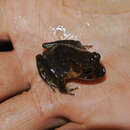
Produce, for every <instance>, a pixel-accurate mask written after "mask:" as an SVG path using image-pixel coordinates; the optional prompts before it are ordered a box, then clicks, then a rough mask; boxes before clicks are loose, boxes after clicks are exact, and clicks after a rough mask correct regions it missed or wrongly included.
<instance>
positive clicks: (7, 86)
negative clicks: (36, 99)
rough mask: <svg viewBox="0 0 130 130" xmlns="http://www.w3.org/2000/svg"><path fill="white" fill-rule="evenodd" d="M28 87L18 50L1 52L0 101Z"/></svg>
mask: <svg viewBox="0 0 130 130" xmlns="http://www.w3.org/2000/svg"><path fill="white" fill-rule="evenodd" d="M27 88H28V83H27V81H26V80H25V79H24V76H23V69H22V67H21V64H20V61H19V60H18V58H17V55H16V52H15V51H12V52H8V53H2V52H0V101H2V100H4V99H6V98H8V97H10V96H12V95H14V94H16V93H18V92H20V91H22V90H25V89H27Z"/></svg>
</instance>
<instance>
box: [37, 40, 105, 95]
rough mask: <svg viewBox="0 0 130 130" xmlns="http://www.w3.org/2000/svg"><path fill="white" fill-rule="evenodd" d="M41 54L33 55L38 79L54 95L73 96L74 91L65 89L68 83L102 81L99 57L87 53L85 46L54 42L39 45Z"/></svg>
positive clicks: (102, 68)
mask: <svg viewBox="0 0 130 130" xmlns="http://www.w3.org/2000/svg"><path fill="white" fill-rule="evenodd" d="M42 47H43V48H44V51H43V53H42V54H38V55H36V64H37V68H38V72H39V74H40V76H41V78H42V79H43V80H44V81H46V83H47V84H48V85H49V86H50V87H51V88H52V90H53V91H55V88H57V89H58V90H59V91H60V92H61V93H62V94H69V95H75V94H74V93H73V91H74V90H76V89H78V87H76V88H69V87H67V83H68V82H71V81H72V80H73V81H74V80H77V79H78V80H81V81H95V80H98V79H100V78H102V77H104V75H105V73H106V69H105V67H104V65H103V64H102V63H101V61H100V59H101V55H100V54H99V53H97V52H95V51H94V52H90V51H89V49H88V48H89V47H91V45H90V46H89V45H88V46H85V45H82V43H81V42H80V41H78V40H57V41H53V42H46V43H43V44H42Z"/></svg>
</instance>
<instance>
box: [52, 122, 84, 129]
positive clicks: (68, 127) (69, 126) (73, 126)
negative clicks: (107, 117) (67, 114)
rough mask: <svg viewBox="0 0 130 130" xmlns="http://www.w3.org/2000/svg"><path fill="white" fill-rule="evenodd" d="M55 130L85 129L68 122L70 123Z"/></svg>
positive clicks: (80, 125)
mask: <svg viewBox="0 0 130 130" xmlns="http://www.w3.org/2000/svg"><path fill="white" fill-rule="evenodd" d="M55 130H86V128H85V126H83V125H82V124H77V123H74V122H70V123H68V124H66V125H64V126H62V127H60V128H57V129H55Z"/></svg>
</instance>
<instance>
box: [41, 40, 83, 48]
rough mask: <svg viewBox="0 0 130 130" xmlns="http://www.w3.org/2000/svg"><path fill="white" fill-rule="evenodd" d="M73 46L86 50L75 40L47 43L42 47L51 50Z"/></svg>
mask: <svg viewBox="0 0 130 130" xmlns="http://www.w3.org/2000/svg"><path fill="white" fill-rule="evenodd" d="M59 44H61V45H73V46H74V47H78V48H82V49H85V48H84V46H82V44H81V43H80V41H75V40H59V41H54V42H47V43H43V44H42V47H43V48H48V49H49V48H51V47H53V46H56V45H59Z"/></svg>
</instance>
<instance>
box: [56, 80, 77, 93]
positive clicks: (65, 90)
mask: <svg viewBox="0 0 130 130" xmlns="http://www.w3.org/2000/svg"><path fill="white" fill-rule="evenodd" d="M58 89H59V91H60V92H61V93H64V94H68V95H72V96H74V95H75V94H74V93H72V91H74V90H76V89H78V87H76V88H71V89H70V88H69V87H67V86H66V82H65V81H60V84H59V87H58Z"/></svg>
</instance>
